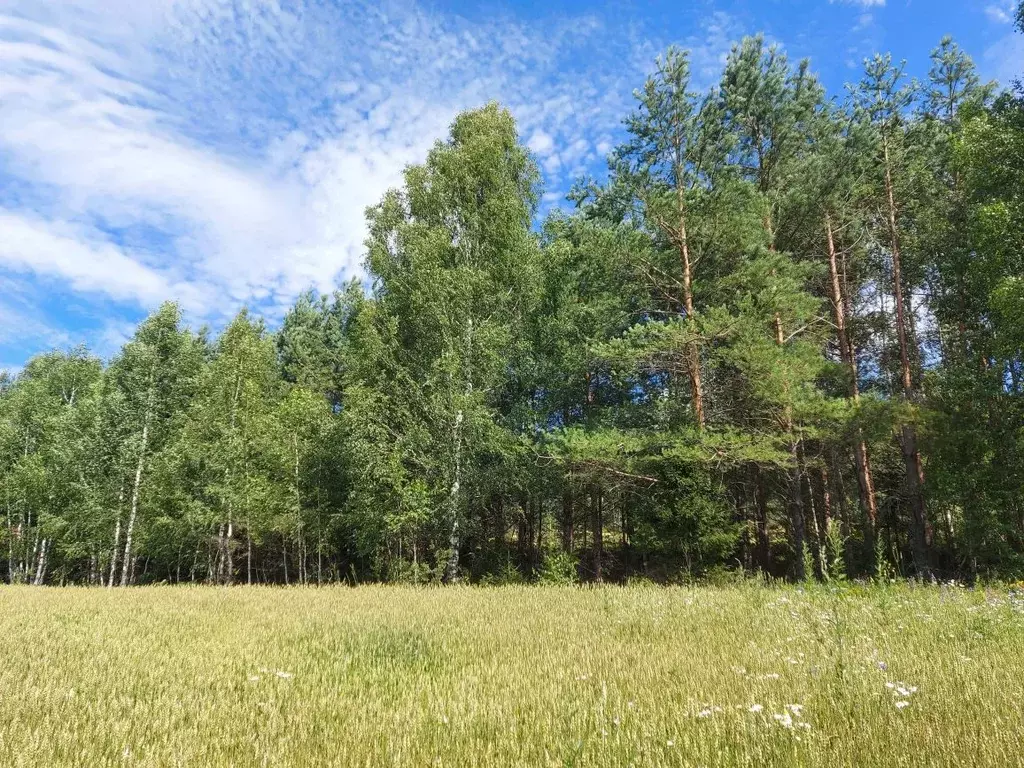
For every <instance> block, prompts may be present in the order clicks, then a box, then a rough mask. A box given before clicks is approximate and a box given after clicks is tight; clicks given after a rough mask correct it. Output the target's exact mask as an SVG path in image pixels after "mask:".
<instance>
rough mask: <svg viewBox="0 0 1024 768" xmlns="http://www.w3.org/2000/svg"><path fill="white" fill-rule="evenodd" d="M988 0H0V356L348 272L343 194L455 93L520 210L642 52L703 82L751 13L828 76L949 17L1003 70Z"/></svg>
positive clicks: (445, 114) (108, 343) (412, 144)
mask: <svg viewBox="0 0 1024 768" xmlns="http://www.w3.org/2000/svg"><path fill="white" fill-rule="evenodd" d="M1012 6H1013V1H1012V0H792V1H784V0H674V2H669V1H668V0H664V1H662V0H658V1H656V2H637V1H630V2H627V1H625V0H622V1H612V2H581V1H580V0H544V1H543V2H541V0H523V1H522V2H512V1H511V0H508V1H507V2H498V1H495V0H490V1H488V2H484V3H477V2H467V1H463V0H460V1H459V2H453V1H442V0H438V1H436V2H430V3H427V2H415V1H414V0H397V1H395V2H389V1H387V0H386V1H385V2H384V3H371V2H362V0H351V1H350V0H330V1H328V0H0V368H3V367H8V368H13V369H18V368H19V367H20V366H21V365H22V364H23V363H24V361H25V360H26V359H27V358H28V357H30V356H31V355H33V354H35V353H37V352H40V351H43V350H46V349H50V348H52V347H66V346H68V345H71V344H75V343H78V342H86V343H88V344H89V345H90V347H91V348H93V349H94V350H95V351H96V352H97V353H98V354H100V355H102V356H105V357H106V356H109V355H111V354H113V353H114V352H115V351H116V350H117V348H118V347H119V346H120V344H121V343H123V342H124V341H125V340H126V338H127V337H128V336H130V334H131V332H132V328H133V326H134V324H135V323H136V322H137V321H138V320H139V319H140V318H142V317H143V316H144V315H145V314H146V313H147V311H149V310H150V309H152V308H153V307H154V306H156V305H157V304H158V303H159V302H160V301H161V300H163V299H167V298H173V299H177V300H179V301H180V302H181V303H182V305H183V307H184V308H185V310H186V313H187V315H188V317H189V319H190V321H191V322H192V323H193V324H199V323H204V322H207V323H210V324H211V325H213V326H214V327H215V328H216V327H219V326H220V325H222V324H223V322H224V320H225V319H226V318H227V317H230V316H231V315H232V314H233V313H234V312H236V311H237V310H238V309H239V308H240V307H242V306H246V305H247V306H249V307H252V308H253V309H255V310H257V311H259V312H262V313H263V314H265V315H266V316H267V317H268V318H269V319H271V320H272V321H273V320H275V319H277V318H279V317H280V316H281V314H282V313H283V312H284V311H285V309H286V308H287V307H288V306H289V305H290V303H291V302H292V301H293V300H294V298H295V296H296V294H297V293H298V292H299V291H301V290H302V289H304V288H306V287H308V286H313V287H316V288H318V289H320V290H329V289H330V288H331V287H332V286H334V285H335V284H336V283H337V282H338V281H339V280H342V279H344V278H347V277H350V276H358V275H359V274H360V263H361V261H362V241H363V237H364V224H363V211H364V209H365V207H366V206H367V205H369V204H372V203H373V202H375V201H376V200H377V199H379V197H380V196H381V194H382V193H383V192H384V191H385V190H386V189H387V188H388V187H390V186H394V185H395V184H397V183H399V181H400V174H401V170H402V168H403V167H404V166H405V165H406V164H408V163H412V162H418V161H420V160H422V159H423V157H424V156H425V154H426V151H427V150H428V148H429V147H430V145H431V143H432V142H433V141H434V140H435V139H437V138H440V137H442V136H443V135H444V134H445V131H446V127H447V125H448V124H449V123H450V121H451V119H452V117H453V116H454V115H455V113H456V112H457V111H458V110H460V109H463V108H466V107H471V106H475V105H478V104H481V103H484V102H486V101H488V100H490V99H497V100H499V101H501V102H503V103H504V104H506V105H508V106H509V107H510V108H511V109H512V111H513V113H514V114H515V115H516V118H517V120H518V121H519V126H520V131H521V134H522V136H523V140H524V141H525V142H527V143H528V145H529V146H530V148H531V149H532V150H533V151H534V152H535V154H536V156H537V159H538V161H539V162H540V165H541V167H542V169H543V171H544V178H545V191H546V193H545V202H544V204H545V207H551V206H554V205H558V204H559V203H560V200H561V198H562V197H563V195H564V192H565V190H566V189H568V187H569V186H570V185H571V183H572V181H573V179H574V178H576V177H577V176H579V175H580V174H582V173H592V174H595V175H598V176H600V174H602V173H603V169H604V161H603V158H604V156H605V155H606V153H607V151H608V150H609V149H610V148H611V146H612V145H613V144H614V143H615V141H616V140H617V137H618V136H619V124H620V121H621V119H622V118H623V117H624V116H625V115H626V114H627V112H628V111H629V109H630V108H631V100H632V97H631V93H632V90H633V88H636V87H638V86H639V85H641V84H642V82H643V79H644V75H645V73H646V72H647V71H648V70H649V68H650V62H651V61H652V59H653V58H654V56H655V55H656V54H657V53H658V52H659V51H660V50H662V49H664V47H665V46H666V45H668V44H669V43H678V44H681V45H683V46H685V47H688V48H690V49H691V50H692V53H693V58H694V64H695V72H696V75H697V77H698V78H699V79H700V80H701V81H703V82H704V83H710V82H712V81H713V80H714V79H716V77H717V73H718V71H719V69H720V67H721V63H722V61H723V59H724V56H725V55H726V53H727V52H728V49H729V46H730V44H731V43H732V42H733V41H735V40H737V39H739V38H740V37H742V36H743V35H744V34H748V33H753V32H757V31H762V30H763V31H764V32H765V33H766V35H767V36H768V37H769V38H770V39H771V40H773V41H775V42H777V43H779V44H780V45H782V46H783V47H784V48H785V49H786V50H787V51H788V53H789V54H790V56H791V57H793V58H800V57H804V56H807V57H810V58H811V60H812V65H813V67H814V68H815V70H816V71H817V72H818V73H819V74H820V75H821V77H822V79H823V80H824V82H825V84H826V85H827V86H828V87H829V89H830V90H831V91H832V92H834V93H839V92H840V91H841V89H842V85H843V83H844V82H847V81H852V80H855V79H857V77H858V67H859V66H860V62H861V60H862V59H863V58H864V57H865V56H867V55H869V54H871V53H873V52H875V51H891V52H892V53H893V54H894V55H895V56H896V57H897V58H906V59H908V60H909V62H910V70H911V72H912V73H914V74H924V72H925V71H926V70H927V66H928V61H927V56H928V52H929V51H930V50H931V48H932V47H934V46H935V44H936V43H937V42H938V40H939V39H940V38H941V37H942V35H944V34H953V35H954V36H955V37H956V38H957V40H958V41H959V42H960V43H961V45H962V46H963V47H964V48H965V49H966V50H967V51H968V52H969V53H970V54H971V55H972V56H973V57H974V58H975V60H976V61H977V63H978V65H979V68H980V69H981V72H982V74H983V75H984V76H985V77H987V78H996V79H1000V80H1002V81H1003V82H1006V81H1008V80H1009V79H1010V78H1011V77H1013V76H1015V75H1016V74H1019V73H1021V72H1024V37H1022V36H1018V35H1015V34H1014V33H1013V31H1012V28H1011V24H1010V14H1011V11H1012Z"/></svg>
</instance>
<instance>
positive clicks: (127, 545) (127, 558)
mask: <svg viewBox="0 0 1024 768" xmlns="http://www.w3.org/2000/svg"><path fill="white" fill-rule="evenodd" d="M151 386H152V385H151ZM152 404H153V396H152V395H150V398H149V405H148V406H147V408H146V418H145V421H144V422H143V424H142V447H141V448H140V449H139V461H138V464H136V466H135V482H134V484H133V485H132V506H131V511H130V512H129V514H128V528H127V530H126V531H125V536H124V562H123V567H122V569H121V586H122V587H126V586H128V575H129V565H130V563H131V560H132V555H133V553H132V544H133V541H134V535H135V520H136V518H137V516H138V512H139V491H140V489H141V487H142V469H143V467H144V466H145V461H146V448H147V446H148V444H149V420H150V418H152V416H151V414H152Z"/></svg>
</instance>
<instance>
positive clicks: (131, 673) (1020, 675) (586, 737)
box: [0, 586, 1024, 766]
mask: <svg viewBox="0 0 1024 768" xmlns="http://www.w3.org/2000/svg"><path fill="white" fill-rule="evenodd" d="M1022 710H1024V612H1022V611H1021V609H1020V606H1019V605H1017V604H1016V603H1015V600H1014V599H1013V598H1012V595H1010V594H1009V593H1008V592H1007V591H1005V590H1002V591H995V590H992V591H988V592H985V591H980V590H979V591H968V590H962V589H955V588H912V587H905V586H898V587H897V586H893V587H885V588H882V587H872V588H863V589H861V588H849V589H844V590H841V591H830V590H827V589H824V588H820V589H813V590H808V591H806V592H803V591H800V590H796V589H791V588H786V589H781V588H780V589H770V588H762V587H753V586H750V587H743V586H741V587H723V588H711V587H705V588H695V589H681V588H678V589H658V588H614V587H610V588H605V589H572V588H541V587H538V588H514V587H509V588H451V589H440V588H438V589H425V588H424V589H417V588H402V587H361V588H358V589H349V588H342V587H337V588H324V589H319V590H316V589H297V588H296V589H273V588H233V589H219V588H211V587H206V588H203V587H199V588H178V587H153V588H140V589H132V590H127V591H105V590H88V589H79V588H68V589H60V588H53V589H47V588H30V587H25V588H2V589H0V764H2V765H4V766H7V765H11V766H22V765H23V766H103V765H111V766H113V765H117V766H121V765H167V766H173V765H188V766H220V765H238V766H249V765H254V766H263V765H267V766H277V765H338V766H378V765H409V766H435V765H436V766H442V765H443V766H506V765H530V766H547V765H551V766H569V765H575V766H628V765H644V766H660V765H665V766H668V765H679V766H683V765H686V766H689V765H694V766H696V765H704V766H717V765H750V766H794V765H820V766H838V765H850V766H873V765H914V766H917V765H936V766H940V765H948V766H953V765H971V766H1011V765H1022V764H1024V719H1022V717H1024V716H1022V714H1021V713H1022Z"/></svg>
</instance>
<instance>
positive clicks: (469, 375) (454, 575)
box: [443, 317, 473, 584]
mask: <svg viewBox="0 0 1024 768" xmlns="http://www.w3.org/2000/svg"><path fill="white" fill-rule="evenodd" d="M463 337H464V338H463V361H462V364H463V375H464V376H465V380H464V385H463V391H462V395H463V399H464V402H465V404H466V405H468V404H469V399H470V397H472V395H473V318H472V317H469V318H466V328H465V332H464V334H463ZM464 419H465V416H464V414H463V411H462V408H459V409H458V410H457V411H456V414H455V422H454V424H452V478H451V486H450V487H449V489H448V515H449V519H450V525H451V532H450V533H449V536H448V550H449V552H448V562H447V564H446V565H445V569H444V579H443V580H444V582H445V583H447V584H454V583H455V582H457V581H458V579H459V547H460V546H461V544H462V538H461V533H460V531H459V517H460V509H459V507H460V506H461V504H460V501H461V497H460V493H459V492H460V489H461V487H462V429H463V421H464Z"/></svg>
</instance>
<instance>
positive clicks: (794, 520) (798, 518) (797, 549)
mask: <svg viewBox="0 0 1024 768" xmlns="http://www.w3.org/2000/svg"><path fill="white" fill-rule="evenodd" d="M775 343H776V344H777V345H778V346H779V347H782V346H784V345H785V343H786V335H785V332H784V331H783V328H782V318H781V317H780V316H779V315H778V314H776V315H775ZM785 396H786V398H787V402H786V403H785V405H784V407H783V416H782V421H783V425H782V426H783V429H785V431H786V433H787V434H788V435H789V438H790V444H789V455H790V463H791V465H792V466H791V467H790V468H789V470H788V471H787V473H786V474H787V481H786V484H787V486H788V496H789V504H788V507H789V544H790V547H791V548H792V550H793V561H794V562H793V576H794V578H795V579H796V580H797V581H803V580H804V579H806V578H807V569H806V568H804V551H805V550H804V526H805V524H806V522H805V520H804V504H803V491H802V488H801V480H800V475H801V472H800V466H801V459H800V451H801V448H800V441H799V440H798V439H797V438H796V435H795V433H794V425H793V408H792V406H791V405H790V403H789V402H788V397H789V387H788V385H786V392H785Z"/></svg>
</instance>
